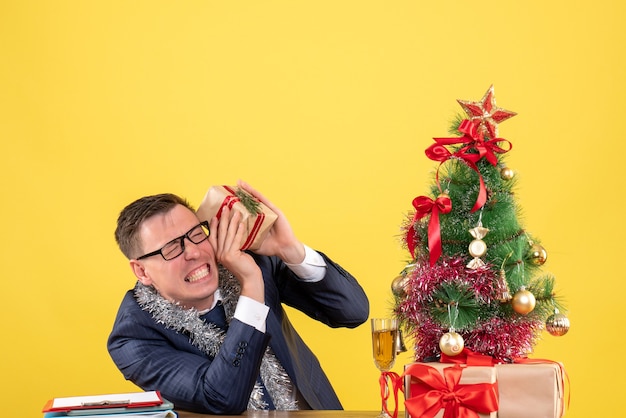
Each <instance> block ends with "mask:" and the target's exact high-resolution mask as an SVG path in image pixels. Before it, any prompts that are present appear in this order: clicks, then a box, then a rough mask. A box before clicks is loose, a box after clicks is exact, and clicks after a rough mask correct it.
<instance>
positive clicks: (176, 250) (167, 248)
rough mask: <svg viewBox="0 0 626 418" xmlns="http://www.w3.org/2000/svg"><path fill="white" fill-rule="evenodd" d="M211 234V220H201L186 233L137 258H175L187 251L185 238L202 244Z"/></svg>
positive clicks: (166, 259) (167, 259)
mask: <svg viewBox="0 0 626 418" xmlns="http://www.w3.org/2000/svg"><path fill="white" fill-rule="evenodd" d="M209 234H210V231H209V222H208V221H203V222H200V223H199V224H198V225H196V226H194V227H193V228H191V229H190V230H189V231H187V233H186V234H185V235H181V236H180V237H178V238H174V239H173V240H171V241H170V242H168V243H167V244H165V245H164V246H163V247H162V248H161V249H159V250H156V251H152V252H151V253H148V254H144V255H142V256H141V257H137V260H143V259H144V258H148V257H152V256H153V255H161V257H163V259H164V260H165V261H169V260H173V259H174V258H176V257H178V256H179V255H181V254H182V253H183V252H184V251H185V238H187V239H188V240H189V241H191V242H193V243H194V244H200V243H201V242H202V241H205V240H206V239H207V238H209Z"/></svg>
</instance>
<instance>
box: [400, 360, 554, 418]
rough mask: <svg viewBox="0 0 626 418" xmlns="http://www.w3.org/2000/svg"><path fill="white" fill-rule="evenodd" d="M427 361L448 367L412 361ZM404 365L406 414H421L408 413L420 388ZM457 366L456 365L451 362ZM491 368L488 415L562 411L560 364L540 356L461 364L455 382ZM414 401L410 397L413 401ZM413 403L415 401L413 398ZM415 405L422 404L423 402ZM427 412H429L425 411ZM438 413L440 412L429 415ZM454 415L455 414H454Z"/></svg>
mask: <svg viewBox="0 0 626 418" xmlns="http://www.w3.org/2000/svg"><path fill="white" fill-rule="evenodd" d="M413 364H414V365H418V364H421V365H427V366H429V367H432V368H435V369H437V370H438V371H443V370H445V369H446V368H449V367H452V366H453V365H452V364H451V363H413ZM413 364H412V365H408V366H406V367H405V375H404V395H405V408H406V418H418V417H421V416H422V415H420V414H423V411H422V410H420V409H418V410H416V412H417V413H415V414H413V415H411V414H410V411H409V406H407V402H408V401H411V399H412V398H413V397H415V396H418V397H420V396H422V397H423V396H424V389H423V388H422V389H420V386H417V385H416V382H415V379H414V378H412V376H411V375H410V374H407V371H409V370H410V369H409V368H410V367H412V366H413ZM454 366H456V367H459V365H458V364H457V365H454ZM484 368H487V369H492V370H493V372H494V375H495V378H496V385H495V386H496V393H497V396H498V399H497V412H494V413H492V415H480V414H479V415H478V416H480V417H483V416H490V417H498V418H528V417H532V418H560V417H562V416H563V414H564V412H565V411H564V398H565V396H564V390H565V389H564V381H563V379H564V371H563V366H562V365H561V364H559V363H556V362H551V361H541V360H524V361H523V362H521V363H516V364H496V365H494V366H491V367H490V366H465V367H463V374H462V379H461V380H460V381H459V386H460V385H462V384H464V383H466V382H469V383H475V382H476V380H475V379H473V380H471V381H468V380H463V379H464V378H466V376H467V378H469V377H470V376H474V375H475V373H478V372H481V373H483V372H482V369H484ZM479 379H480V378H479ZM413 402H414V401H413ZM414 403H415V402H414ZM417 404H418V405H423V402H422V403H421V404H420V403H419V401H418V402H417ZM427 416H429V417H430V416H431V415H427ZM433 416H436V417H439V416H441V415H433ZM454 416H458V415H454Z"/></svg>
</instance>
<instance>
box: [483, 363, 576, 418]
mask: <svg viewBox="0 0 626 418" xmlns="http://www.w3.org/2000/svg"><path fill="white" fill-rule="evenodd" d="M495 368H496V374H497V377H498V388H499V391H500V409H499V410H498V417H500V418H527V417H533V418H559V417H562V416H563V414H564V412H565V411H564V398H565V396H564V384H563V377H564V376H563V373H564V372H563V367H562V365H560V364H559V363H555V362H541V361H539V360H537V361H535V362H530V363H518V364H496V365H495Z"/></svg>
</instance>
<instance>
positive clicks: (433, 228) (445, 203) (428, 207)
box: [406, 194, 452, 266]
mask: <svg viewBox="0 0 626 418" xmlns="http://www.w3.org/2000/svg"><path fill="white" fill-rule="evenodd" d="M413 207H414V208H415V215H413V221H412V222H411V227H410V228H409V230H408V231H407V239H406V242H407V246H408V248H409V252H410V253H411V256H413V257H415V247H416V245H417V243H416V242H415V227H414V225H415V222H416V221H417V220H419V219H422V218H423V217H424V216H426V215H428V214H430V220H429V221H428V252H429V256H430V265H431V266H432V265H434V264H435V263H436V262H437V260H438V259H439V257H440V256H441V227H440V225H439V214H440V213H449V212H450V211H451V210H452V201H451V200H450V197H448V195H446V194H441V195H439V196H438V197H437V199H435V200H432V199H431V198H430V197H428V196H418V197H416V198H415V199H413Z"/></svg>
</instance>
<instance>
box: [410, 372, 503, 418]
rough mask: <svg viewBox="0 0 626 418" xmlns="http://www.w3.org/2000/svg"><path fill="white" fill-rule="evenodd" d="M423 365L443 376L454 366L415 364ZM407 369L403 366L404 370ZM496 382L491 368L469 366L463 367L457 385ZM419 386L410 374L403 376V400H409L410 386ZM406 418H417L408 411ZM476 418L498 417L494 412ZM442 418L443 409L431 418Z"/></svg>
mask: <svg viewBox="0 0 626 418" xmlns="http://www.w3.org/2000/svg"><path fill="white" fill-rule="evenodd" d="M417 364H423V365H425V366H429V367H432V368H434V369H437V370H438V371H439V373H440V374H441V375H443V370H444V369H446V368H448V367H454V366H455V365H454V364H450V363H417ZM407 367H409V366H408V365H407V366H405V370H406V369H407ZM494 382H496V371H495V369H494V368H493V367H489V366H470V367H465V366H464V367H463V371H462V373H461V379H460V380H459V385H473V384H477V383H494ZM412 384H419V382H417V381H416V380H415V379H412V376H411V375H410V374H406V375H405V376H404V397H405V399H410V398H411V396H412V395H411V385H412ZM405 416H406V418H419V417H412V416H411V414H410V413H409V411H408V410H407V411H405ZM478 416H479V417H480V418H496V417H497V416H498V415H497V413H496V412H491V413H487V414H481V413H479V414H478ZM441 417H443V409H442V410H441V411H439V412H438V413H437V414H436V415H435V416H434V417H433V418H441Z"/></svg>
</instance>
